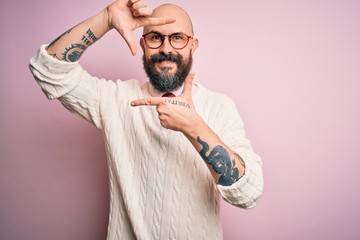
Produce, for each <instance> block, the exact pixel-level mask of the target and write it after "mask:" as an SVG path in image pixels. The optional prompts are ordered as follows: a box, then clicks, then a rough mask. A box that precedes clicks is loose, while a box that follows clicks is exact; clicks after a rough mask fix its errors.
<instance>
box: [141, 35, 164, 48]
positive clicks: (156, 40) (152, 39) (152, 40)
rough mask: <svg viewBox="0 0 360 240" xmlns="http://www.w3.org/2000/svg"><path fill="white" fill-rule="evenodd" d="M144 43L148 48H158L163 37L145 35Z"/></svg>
mask: <svg viewBox="0 0 360 240" xmlns="http://www.w3.org/2000/svg"><path fill="white" fill-rule="evenodd" d="M145 42H146V44H147V45H148V46H149V47H150V48H158V47H160V46H161V44H162V43H163V36H161V35H160V34H158V33H153V32H152V33H149V34H147V35H145Z"/></svg>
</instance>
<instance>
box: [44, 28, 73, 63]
mask: <svg viewBox="0 0 360 240" xmlns="http://www.w3.org/2000/svg"><path fill="white" fill-rule="evenodd" d="M71 30H72V28H70V29H69V30H67V31H66V32H64V33H63V34H61V35H60V36H58V37H57V38H55V40H54V41H52V42H51V43H50V44H49V45H48V46H47V47H46V49H48V48H49V47H51V46H52V45H54V44H55V43H56V42H57V41H59V39H60V38H62V36H64V35H65V34H68V33H69V32H71ZM54 57H56V55H55V56H54Z"/></svg>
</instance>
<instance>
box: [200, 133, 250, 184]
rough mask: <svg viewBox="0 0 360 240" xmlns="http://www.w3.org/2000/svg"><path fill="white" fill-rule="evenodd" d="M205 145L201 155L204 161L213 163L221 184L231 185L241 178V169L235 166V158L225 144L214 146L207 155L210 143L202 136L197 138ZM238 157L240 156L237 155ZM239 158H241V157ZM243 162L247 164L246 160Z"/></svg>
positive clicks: (242, 162)
mask: <svg viewBox="0 0 360 240" xmlns="http://www.w3.org/2000/svg"><path fill="white" fill-rule="evenodd" d="M196 140H197V141H198V143H200V144H201V145H202V147H203V149H201V151H200V156H201V157H202V158H203V159H204V161H205V162H206V163H207V164H209V165H211V166H212V168H213V169H214V171H215V172H216V173H218V174H220V178H219V184H220V185H223V186H230V185H231V184H233V183H234V182H236V181H237V180H239V179H240V177H241V176H239V169H238V168H237V167H235V159H230V155H229V153H228V152H227V151H226V149H225V148H224V147H223V146H220V145H218V146H216V147H214V148H213V149H212V150H211V152H210V154H209V155H208V156H206V153H207V152H208V151H209V144H207V143H206V142H205V141H202V140H201V139H200V137H197V139H196ZM237 157H239V156H238V155H237ZM239 159H241V158H240V157H239ZM241 164H242V165H244V166H245V163H244V161H243V160H242V159H241Z"/></svg>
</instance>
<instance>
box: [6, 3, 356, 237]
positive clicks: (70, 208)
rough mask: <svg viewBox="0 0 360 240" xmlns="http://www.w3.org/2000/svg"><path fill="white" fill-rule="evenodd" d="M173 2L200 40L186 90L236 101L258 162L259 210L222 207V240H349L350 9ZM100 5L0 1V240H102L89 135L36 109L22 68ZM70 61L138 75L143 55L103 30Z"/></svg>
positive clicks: (102, 206) (96, 70)
mask: <svg viewBox="0 0 360 240" xmlns="http://www.w3.org/2000/svg"><path fill="white" fill-rule="evenodd" d="M148 2H149V5H150V6H151V7H155V6H157V5H158V4H159V3H160V1H157V0H148ZM172 2H173V3H177V4H179V5H181V6H183V7H184V8H185V9H187V10H188V12H189V14H190V15H191V16H192V18H193V22H194V25H195V35H196V37H198V38H199V40H200V47H199V49H198V51H197V52H196V54H195V62H194V64H195V65H194V71H195V72H196V81H198V82H200V83H202V84H203V85H205V86H207V87H208V88H210V89H214V90H217V91H220V92H223V93H226V94H227V95H229V96H230V97H232V98H233V99H234V100H235V101H236V103H237V106H238V109H239V111H240V113H241V116H242V118H243V120H244V122H245V127H246V130H247V134H248V137H249V138H250V139H251V141H252V144H253V146H254V148H255V150H256V152H257V153H259V154H260V155H261V156H262V158H263V161H264V177H265V190H264V194H263V197H262V199H261V201H260V202H259V204H258V206H257V207H256V208H255V209H253V210H250V211H247V210H242V209H238V208H235V207H232V206H230V205H229V204H227V203H224V204H223V209H222V210H223V215H222V217H223V228H224V239H229V240H230V239H252V240H254V239H276V240H282V239H284V240H285V239H292V240H294V239H359V238H360V228H359V222H360V214H359V213H360V210H359V207H358V204H359V202H360V184H359V183H360V179H359V168H360V163H359V160H360V157H359V155H360V150H359V149H360V141H359V135H360V124H359V122H360V107H359V102H360V94H359V90H360V79H359V77H360V57H359V56H360V14H359V12H360V1H356V0H354V1H351V0H338V1H335V0H323V1H321V0H307V1H300V0H298V1H285V0H283V1H281V0H277V1H276V0H274V1H267V0H263V1H256V0H254V1H244V0H236V1H235V0H234V1H232V0H231V1H194V0H177V1H172ZM108 3H110V1H88V0H87V1H86V0H77V1H65V0H62V1H57V0H52V1H48V0H32V1H20V0H11V1H1V8H0V9H1V10H0V11H1V14H0V18H1V21H0V24H1V28H0V29H1V33H2V34H1V44H0V58H1V68H0V70H1V71H0V74H1V75H0V78H1V80H0V109H1V111H0V123H1V124H0V136H1V138H0V239H2V240H10V239H11V240H14V239H15V240H18V239H27V240H32V239H34V240H35V239H36V240H42V239H44V240H45V239H46V240H48V239H52V240H63V239H84V240H98V239H104V238H105V235H106V230H107V217H108V215H107V214H108V190H107V167H106V162H105V158H104V156H105V154H104V145H103V143H102V138H101V133H100V132H99V131H98V130H97V129H96V128H94V127H93V126H92V125H90V124H89V123H87V122H85V121H83V120H82V119H80V118H78V117H76V116H73V115H72V114H70V113H68V112H67V111H66V110H65V109H63V108H62V106H61V105H60V104H59V103H58V102H56V101H48V100H46V99H45V96H44V95H43V94H42V92H41V91H40V89H39V87H38V85H37V84H36V83H35V81H34V80H33V78H32V76H31V74H30V72H29V70H28V61H29V59H30V57H31V56H32V55H33V54H34V53H35V51H36V50H37V49H38V47H39V46H40V45H41V44H43V43H49V42H51V41H52V40H53V39H54V38H56V37H57V36H58V35H60V34H61V33H62V32H64V31H65V30H67V29H68V28H70V27H72V26H73V25H75V24H77V23H78V22H80V21H82V20H84V19H85V18H87V17H89V16H92V15H94V14H96V13H97V12H99V11H100V10H101V9H102V8H103V7H105V6H106V5H107V4H108ZM140 33H141V31H137V32H136V33H135V36H136V37H137V38H138V37H139V36H140ZM139 50H140V49H139ZM81 63H82V65H83V66H84V67H85V68H86V69H87V70H88V71H89V72H90V73H92V74H94V75H96V76H100V77H105V78H109V79H116V78H121V79H127V78H130V77H135V78H138V79H145V75H144V73H143V70H142V64H141V54H138V55H137V56H136V57H131V55H130V52H129V50H128V49H127V48H126V47H125V43H124V41H123V40H122V39H121V38H120V37H119V36H118V35H117V33H116V32H115V31H112V32H111V33H109V34H107V35H106V36H105V37H104V38H103V39H102V40H101V41H99V42H97V43H96V44H95V45H94V46H93V47H92V48H91V49H89V50H88V51H87V52H86V53H85V54H84V56H83V58H82V60H81Z"/></svg>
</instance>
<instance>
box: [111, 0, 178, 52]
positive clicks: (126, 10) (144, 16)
mask: <svg viewBox="0 0 360 240" xmlns="http://www.w3.org/2000/svg"><path fill="white" fill-rule="evenodd" d="M106 12H107V18H108V24H109V27H110V28H115V29H116V30H117V31H118V32H119V33H120V35H121V36H122V37H123V38H124V39H125V41H126V43H127V45H128V46H129V48H130V50H131V53H132V54H133V55H135V54H136V42H135V40H134V39H133V37H132V35H131V32H132V31H133V30H135V29H137V28H139V27H144V26H157V25H164V24H169V23H173V22H175V18H171V19H170V18H165V17H159V18H155V17H151V14H152V10H151V9H150V8H148V7H147V5H146V3H145V1H144V0H118V1H115V2H113V3H112V4H110V5H109V6H107V8H106Z"/></svg>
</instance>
